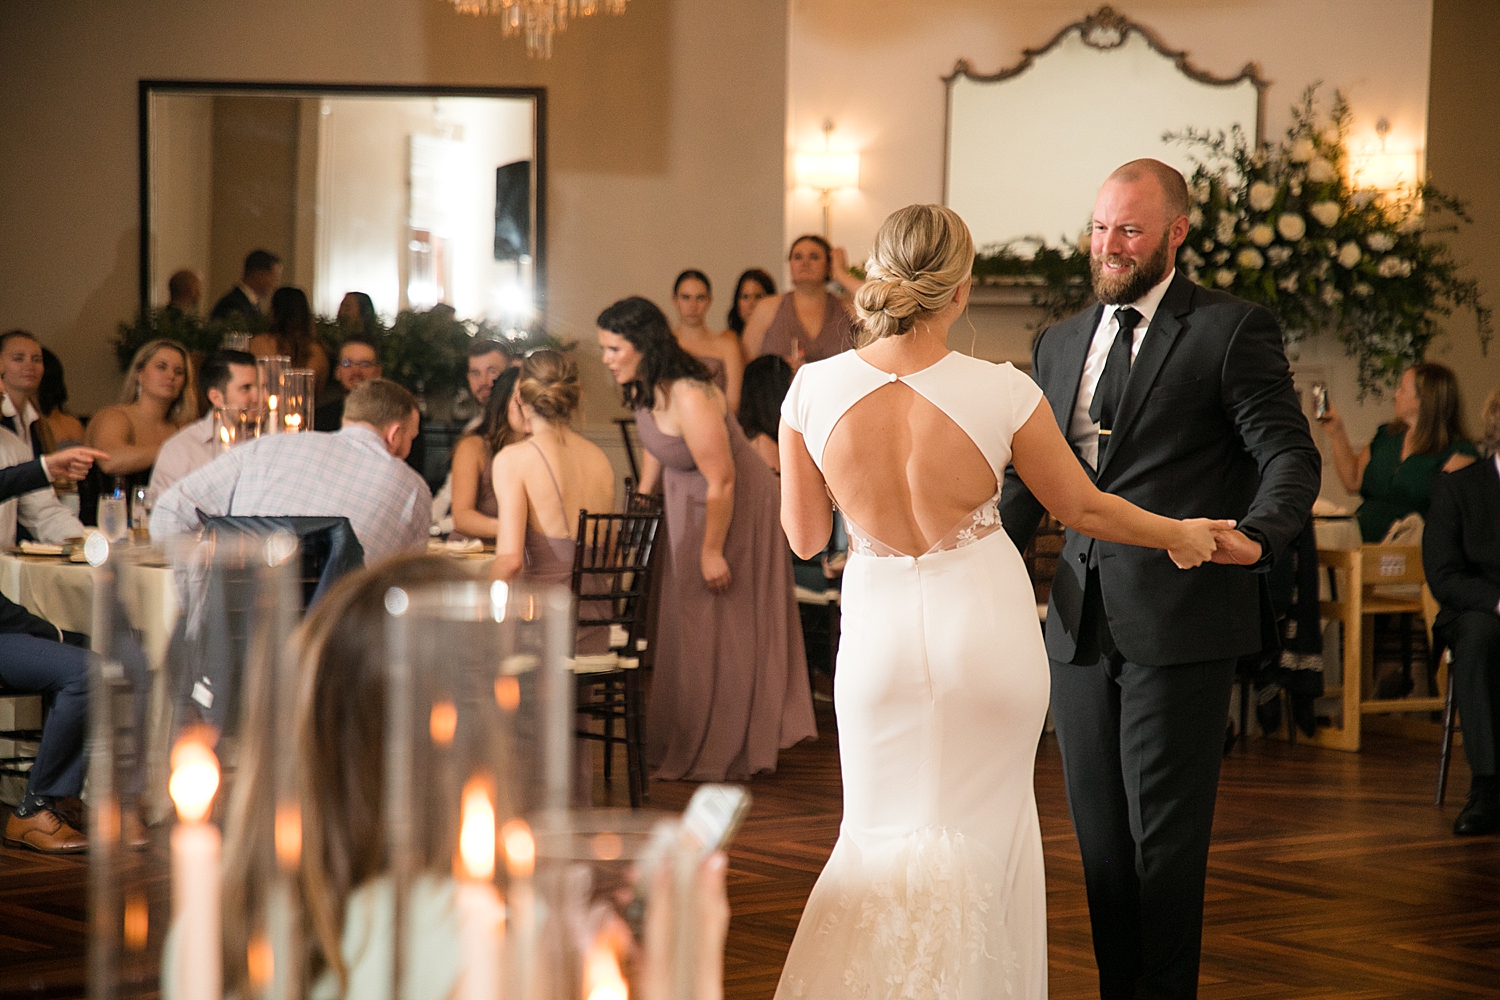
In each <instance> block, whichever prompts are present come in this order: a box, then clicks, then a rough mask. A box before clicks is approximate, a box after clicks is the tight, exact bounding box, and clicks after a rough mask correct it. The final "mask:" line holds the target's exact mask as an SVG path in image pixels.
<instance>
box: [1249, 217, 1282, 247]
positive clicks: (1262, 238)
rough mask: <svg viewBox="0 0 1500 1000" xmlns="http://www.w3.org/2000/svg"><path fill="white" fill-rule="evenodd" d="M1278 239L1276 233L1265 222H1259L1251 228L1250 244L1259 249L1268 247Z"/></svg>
mask: <svg viewBox="0 0 1500 1000" xmlns="http://www.w3.org/2000/svg"><path fill="white" fill-rule="evenodd" d="M1275 238H1276V232H1275V230H1273V229H1272V228H1271V227H1270V226H1268V225H1266V224H1265V223H1264V222H1257V223H1256V224H1255V225H1253V226H1251V227H1250V242H1251V243H1254V244H1255V245H1256V246H1258V247H1268V246H1270V245H1271V241H1272V240H1274V239H1275Z"/></svg>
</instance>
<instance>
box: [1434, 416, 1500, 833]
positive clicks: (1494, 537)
mask: <svg viewBox="0 0 1500 1000" xmlns="http://www.w3.org/2000/svg"><path fill="white" fill-rule="evenodd" d="M1480 420H1481V424H1482V431H1483V444H1484V453H1485V455H1486V456H1488V457H1487V458H1485V460H1483V461H1480V462H1475V463H1472V464H1470V465H1469V466H1468V467H1466V468H1463V469H1460V470H1458V471H1456V472H1454V473H1452V474H1451V475H1440V476H1436V477H1434V481H1433V484H1432V497H1431V501H1432V502H1431V505H1430V506H1429V508H1428V511H1427V525H1426V528H1425V529H1424V530H1423V532H1422V568H1423V570H1424V571H1425V572H1426V575H1427V585H1428V586H1429V587H1430V588H1432V596H1433V597H1436V598H1437V600H1438V603H1439V604H1440V605H1441V606H1442V610H1441V611H1439V612H1438V616H1437V619H1436V621H1434V622H1433V625H1432V634H1433V639H1434V641H1435V642H1439V643H1446V644H1447V646H1448V648H1449V650H1450V651H1451V652H1452V654H1453V662H1452V665H1451V667H1450V670H1451V671H1452V672H1451V674H1450V677H1449V680H1448V683H1449V684H1452V685H1453V700H1454V704H1455V705H1456V706H1457V708H1458V716H1459V719H1460V720H1462V723H1463V733H1464V756H1465V757H1467V758H1468V760H1469V775H1470V777H1469V798H1468V801H1467V802H1466V803H1464V808H1463V811H1462V812H1460V813H1459V814H1458V818H1457V819H1456V820H1454V822H1453V832H1454V833H1456V834H1458V835H1459V836H1475V835H1480V834H1488V833H1495V832H1497V831H1500V770H1497V767H1496V760H1497V758H1500V735H1497V733H1500V730H1497V729H1496V724H1497V723H1500V390H1496V391H1495V392H1492V393H1490V396H1489V398H1488V399H1486V400H1485V401H1484V412H1483V414H1482V415H1481V417H1480Z"/></svg>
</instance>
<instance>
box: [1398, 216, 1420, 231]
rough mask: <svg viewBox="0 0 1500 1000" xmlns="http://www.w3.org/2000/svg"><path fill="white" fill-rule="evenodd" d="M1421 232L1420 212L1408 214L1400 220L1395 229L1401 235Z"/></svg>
mask: <svg viewBox="0 0 1500 1000" xmlns="http://www.w3.org/2000/svg"><path fill="white" fill-rule="evenodd" d="M1421 231H1422V213H1421V211H1413V212H1408V213H1407V215H1406V218H1404V219H1402V220H1401V224H1400V225H1399V226H1397V227H1396V232H1398V233H1402V234H1403V235H1410V234H1412V233H1420V232H1421Z"/></svg>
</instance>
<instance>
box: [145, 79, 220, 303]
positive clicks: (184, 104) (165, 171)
mask: <svg viewBox="0 0 1500 1000" xmlns="http://www.w3.org/2000/svg"><path fill="white" fill-rule="evenodd" d="M152 114H153V115H154V116H155V122H156V125H155V128H154V130H153V134H152V140H151V141H152V143H153V147H152V150H151V158H152V161H153V162H155V163H159V164H161V165H162V169H160V170H158V171H157V172H156V175H155V176H154V177H153V178H152V187H151V217H152V224H151V236H152V241H153V247H152V255H153V259H154V260H155V261H156V264H157V266H156V269H155V273H153V274H152V276H151V304H152V305H153V306H163V305H166V303H167V299H168V298H170V296H169V295H168V293H167V280H168V279H169V278H171V276H172V273H173V272H174V271H176V270H177V269H179V268H191V269H192V270H194V271H196V272H198V277H199V278H200V279H202V278H206V277H207V275H208V272H209V266H208V260H209V251H208V247H209V240H208V231H209V225H210V210H211V206H212V204H213V199H212V184H213V141H212V135H213V130H212V127H213V99H212V98H209V97H198V96H187V95H182V96H175V95H174V96H172V97H166V98H162V99H160V100H158V101H157V102H156V106H155V108H154V109H153V112H152ZM205 294H207V293H206V292H205Z"/></svg>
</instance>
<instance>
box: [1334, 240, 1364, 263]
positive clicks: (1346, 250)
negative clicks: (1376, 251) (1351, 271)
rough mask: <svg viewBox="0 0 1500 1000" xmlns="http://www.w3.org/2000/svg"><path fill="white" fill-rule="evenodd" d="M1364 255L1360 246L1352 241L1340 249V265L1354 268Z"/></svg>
mask: <svg viewBox="0 0 1500 1000" xmlns="http://www.w3.org/2000/svg"><path fill="white" fill-rule="evenodd" d="M1363 256H1364V254H1362V253H1360V250H1359V244H1358V243H1356V242H1354V241H1353V240H1350V241H1349V242H1348V243H1345V244H1344V245H1343V246H1341V247H1339V265H1340V266H1341V267H1344V268H1352V267H1353V266H1354V265H1355V264H1358V263H1359V261H1360V258H1362V257H1363Z"/></svg>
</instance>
